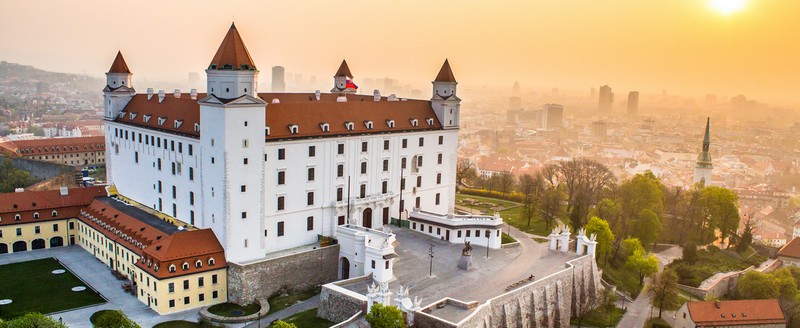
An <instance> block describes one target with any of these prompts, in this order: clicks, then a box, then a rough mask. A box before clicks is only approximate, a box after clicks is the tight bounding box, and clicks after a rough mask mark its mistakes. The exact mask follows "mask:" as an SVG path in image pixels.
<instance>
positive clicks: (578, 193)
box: [559, 159, 615, 218]
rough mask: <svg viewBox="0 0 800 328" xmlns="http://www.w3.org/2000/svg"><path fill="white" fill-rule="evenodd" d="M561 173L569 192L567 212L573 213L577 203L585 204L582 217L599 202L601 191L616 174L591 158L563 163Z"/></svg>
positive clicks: (611, 181)
mask: <svg viewBox="0 0 800 328" xmlns="http://www.w3.org/2000/svg"><path fill="white" fill-rule="evenodd" d="M559 175H560V176H561V178H562V179H560V180H563V181H560V182H563V185H564V192H565V193H566V194H567V212H570V213H571V212H572V210H573V207H574V206H575V205H576V204H581V205H583V206H582V208H580V209H579V214H580V217H582V218H585V217H586V216H587V215H588V214H589V213H588V209H589V207H590V206H591V205H594V204H596V203H597V199H598V197H599V196H600V194H601V191H602V190H604V189H606V188H608V187H610V186H611V185H612V184H613V183H614V181H615V177H614V174H613V173H611V170H609V169H608V167H606V166H605V165H603V164H601V163H599V162H597V161H594V160H590V159H575V160H572V161H569V162H563V163H561V165H560V166H559Z"/></svg>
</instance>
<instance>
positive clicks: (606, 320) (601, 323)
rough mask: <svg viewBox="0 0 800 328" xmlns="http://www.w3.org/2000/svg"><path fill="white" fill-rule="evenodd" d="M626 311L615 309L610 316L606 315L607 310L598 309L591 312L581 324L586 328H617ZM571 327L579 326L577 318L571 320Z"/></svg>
mask: <svg viewBox="0 0 800 328" xmlns="http://www.w3.org/2000/svg"><path fill="white" fill-rule="evenodd" d="M624 314H625V310H623V309H620V308H616V307H615V308H614V309H613V310H612V312H611V313H610V315H608V316H607V315H606V312H605V310H603V309H600V308H596V309H594V310H592V312H589V314H588V315H587V316H586V317H585V318H584V319H583V321H582V322H581V326H584V327H616V326H617V323H618V322H619V321H620V320H621V319H622V316H623V315H624ZM569 323H570V324H571V325H577V324H578V321H577V320H576V319H575V318H570V322H569Z"/></svg>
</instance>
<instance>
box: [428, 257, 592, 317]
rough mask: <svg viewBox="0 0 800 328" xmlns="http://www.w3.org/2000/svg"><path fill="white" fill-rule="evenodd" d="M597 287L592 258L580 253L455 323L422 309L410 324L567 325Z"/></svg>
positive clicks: (588, 301) (586, 303)
mask: <svg viewBox="0 0 800 328" xmlns="http://www.w3.org/2000/svg"><path fill="white" fill-rule="evenodd" d="M600 288H602V287H601V286H600V275H599V273H598V271H597V265H596V263H595V261H594V259H593V258H592V257H591V256H583V257H580V258H577V259H575V260H572V261H569V262H567V263H566V264H565V268H564V270H562V271H559V272H557V273H554V274H552V275H550V276H548V277H545V278H543V279H540V280H536V281H535V282H533V283H530V284H528V285H525V286H523V287H520V288H517V289H515V290H512V291H510V292H507V293H505V294H502V295H500V296H497V297H495V298H493V299H490V300H488V301H486V302H485V303H483V304H481V305H479V306H478V307H477V308H476V310H475V311H474V312H473V313H472V314H470V315H469V316H468V317H466V318H464V319H463V320H461V321H460V322H458V323H450V322H446V321H444V320H441V319H439V318H436V317H434V316H431V315H428V314H427V313H425V310H426V309H422V310H420V311H417V313H416V314H415V316H414V325H415V326H416V327H434V328H438V327H442V328H444V327H465V328H466V327H470V328H473V327H474V328H500V327H503V328H505V327H509V328H513V327H568V326H569V319H570V316H571V315H572V314H574V313H575V312H576V309H577V308H578V307H579V306H588V305H589V304H591V302H592V301H593V300H596V299H597V297H598V294H599V292H598V291H599V289H600ZM434 306H435V305H434ZM420 312H421V313H420Z"/></svg>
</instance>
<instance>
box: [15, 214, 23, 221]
mask: <svg viewBox="0 0 800 328" xmlns="http://www.w3.org/2000/svg"><path fill="white" fill-rule="evenodd" d="M21 218H22V217H21V216H20V215H19V214H17V215H14V221H19V219H21Z"/></svg>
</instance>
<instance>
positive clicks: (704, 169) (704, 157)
mask: <svg viewBox="0 0 800 328" xmlns="http://www.w3.org/2000/svg"><path fill="white" fill-rule="evenodd" d="M709 146H711V118H708V119H707V120H706V135H705V137H704V138H703V151H702V152H700V155H697V165H696V166H695V167H694V183H698V182H702V183H703V184H704V185H709V184H711V171H712V170H713V169H714V168H713V166H712V165H711V154H710V153H709V152H708V148H709Z"/></svg>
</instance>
